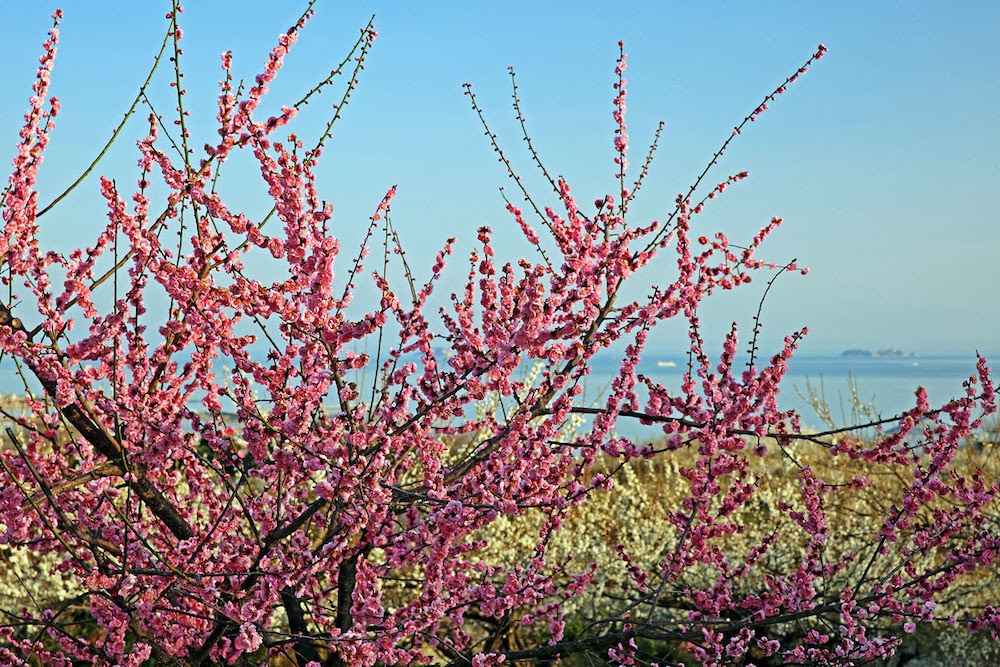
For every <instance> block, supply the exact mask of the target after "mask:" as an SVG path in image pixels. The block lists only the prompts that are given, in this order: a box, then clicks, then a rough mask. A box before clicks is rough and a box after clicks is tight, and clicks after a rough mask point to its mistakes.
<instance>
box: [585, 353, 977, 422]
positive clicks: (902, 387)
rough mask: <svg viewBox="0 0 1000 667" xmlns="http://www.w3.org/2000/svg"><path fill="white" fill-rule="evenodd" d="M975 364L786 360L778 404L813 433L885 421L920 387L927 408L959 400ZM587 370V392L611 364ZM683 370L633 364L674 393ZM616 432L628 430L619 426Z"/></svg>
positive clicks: (681, 360)
mask: <svg viewBox="0 0 1000 667" xmlns="http://www.w3.org/2000/svg"><path fill="white" fill-rule="evenodd" d="M764 361H766V359H765V360H764ZM976 362H977V359H976V357H974V356H967V357H966V356H920V357H913V356H910V357H854V356H796V357H793V358H792V359H791V360H790V361H789V362H788V371H787V373H786V374H785V376H784V379H783V381H782V383H781V390H780V393H779V395H778V405H779V407H780V408H781V409H782V410H795V411H796V412H797V413H798V414H799V416H800V418H801V421H802V424H803V425H804V426H805V427H806V428H810V429H813V430H824V429H826V428H827V427H828V426H830V422H831V421H832V422H833V423H834V424H837V425H839V426H845V425H849V424H858V423H863V422H867V421H871V420H872V418H890V417H893V416H895V415H898V414H900V413H902V412H903V411H905V410H908V409H910V408H912V407H914V405H915V404H916V396H915V393H916V391H917V388H918V387H921V386H922V387H924V389H926V390H927V394H928V398H929V400H930V402H931V405H932V406H938V405H941V404H944V403H946V402H947V401H949V400H950V399H952V398H958V397H961V396H964V395H965V389H964V387H963V384H962V383H963V382H967V381H968V380H969V378H970V376H972V375H976ZM740 363H741V362H740V361H739V360H737V364H736V375H737V376H738V375H739V373H741V372H742V371H743V370H744V368H745V363H746V362H745V360H744V361H743V362H742V363H743V364H744V365H743V366H742V367H741V365H740ZM757 365H758V366H760V363H759V362H758V364H757ZM593 368H594V370H593V372H592V374H591V376H590V378H589V379H588V389H590V388H597V387H603V386H605V385H607V384H608V382H610V379H611V378H612V377H613V375H614V373H615V370H616V369H617V363H616V361H615V360H613V359H611V358H610V357H606V358H602V359H599V360H598V361H597V362H596V363H595V364H594V367H593ZM687 368H688V359H687V357H686V356H683V357H682V356H670V355H662V356H656V355H650V356H648V357H647V358H644V359H643V360H642V361H641V362H640V363H639V366H638V372H639V373H641V374H643V375H645V376H647V377H649V378H650V379H651V380H653V381H654V382H660V383H662V384H663V385H664V386H665V387H667V388H668V389H674V390H679V389H680V386H681V382H682V381H683V375H684V373H685V372H686V371H687ZM588 393H589V392H588ZM823 406H825V407H826V408H827V409H828V411H829V412H828V414H827V415H826V416H823V415H821V414H820V412H821V411H822V407H823ZM818 408H819V409H818ZM619 429H620V430H623V431H624V432H628V431H629V427H628V426H627V425H624V424H621V423H620V424H619ZM636 430H638V429H636Z"/></svg>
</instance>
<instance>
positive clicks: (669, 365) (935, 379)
mask: <svg viewBox="0 0 1000 667" xmlns="http://www.w3.org/2000/svg"><path fill="white" fill-rule="evenodd" d="M975 363H976V360H975V358H974V357H919V358H901V359H889V358H873V359H856V358H842V357H797V358H794V359H792V361H791V363H790V365H789V373H788V374H787V375H786V376H785V380H784V383H783V384H782V391H781V394H780V397H779V403H780V405H781V407H782V408H785V409H789V408H792V409H795V410H798V411H799V413H800V414H801V415H802V417H803V421H804V423H805V424H807V425H810V426H814V427H819V426H821V425H822V424H821V422H820V421H819V419H818V418H817V417H816V413H815V411H814V410H812V408H811V407H809V405H808V403H807V402H806V401H805V400H804V399H803V397H802V396H800V395H799V392H801V393H803V394H804V393H805V392H806V385H807V382H808V383H810V384H812V386H813V387H814V389H816V391H819V390H820V388H821V387H822V391H823V393H824V395H825V397H826V401H827V403H828V404H829V406H830V409H831V412H832V416H833V418H834V419H835V420H837V421H838V422H839V423H845V422H847V421H850V417H851V407H850V403H851V393H850V382H853V383H854V385H855V386H856V387H857V391H858V397H859V398H860V399H861V400H862V402H864V403H866V404H870V405H872V406H873V407H874V409H875V410H876V412H878V413H880V414H881V415H882V416H885V417H889V416H892V415H895V414H898V413H899V412H901V411H902V410H905V409H907V408H910V407H913V404H914V397H913V392H914V390H915V389H916V387H917V386H918V385H923V386H924V387H925V388H926V389H927V391H928V393H929V395H930V399H931V403H932V404H937V403H943V402H945V401H947V400H948V399H949V398H952V397H955V396H960V395H962V394H963V389H962V382H963V380H966V379H968V377H969V376H970V375H971V374H973V373H974V372H975ZM686 366H687V360H686V358H685V357H670V356H656V355H655V354H651V355H649V356H648V357H647V358H646V359H645V360H644V361H643V362H642V363H641V364H640V366H639V371H640V372H641V373H643V374H645V375H647V376H649V377H650V378H651V379H653V380H654V381H658V382H662V383H663V384H664V385H665V386H666V387H668V388H671V389H674V390H677V389H679V388H680V384H681V376H682V374H683V372H684V370H685V369H686ZM617 368H618V359H617V358H616V357H613V356H602V357H599V358H598V359H597V361H596V363H595V364H594V370H593V372H592V373H591V375H590V376H589V377H588V379H587V385H586V392H585V397H586V398H587V399H588V400H593V399H596V398H598V397H599V396H600V395H602V390H604V389H605V387H606V386H607V385H608V383H609V382H610V379H611V377H612V376H613V374H614V372H615V371H616V370H617ZM220 371H221V369H220ZM21 387H22V385H21V384H20V379H19V378H18V377H17V375H16V373H15V369H14V366H13V364H12V363H11V362H10V360H9V359H4V360H3V361H2V362H0V393H3V394H11V393H21ZM632 428H638V427H637V426H636V427H633V426H630V425H628V424H624V423H622V424H620V430H622V431H624V432H626V433H630V434H633V433H632V431H631V429H632Z"/></svg>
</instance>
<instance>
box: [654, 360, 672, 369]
mask: <svg viewBox="0 0 1000 667" xmlns="http://www.w3.org/2000/svg"><path fill="white" fill-rule="evenodd" d="M656 365H657V367H659V368H677V362H676V361H657V362H656Z"/></svg>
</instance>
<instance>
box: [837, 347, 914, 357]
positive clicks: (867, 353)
mask: <svg viewBox="0 0 1000 667" xmlns="http://www.w3.org/2000/svg"><path fill="white" fill-rule="evenodd" d="M840 356H841V357H847V358H850V359H912V358H913V357H916V356H919V355H917V353H915V352H904V351H903V350H900V349H899V348H898V347H887V348H885V349H882V350H875V351H874V352H872V351H871V350H844V351H843V352H841V353H840Z"/></svg>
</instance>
